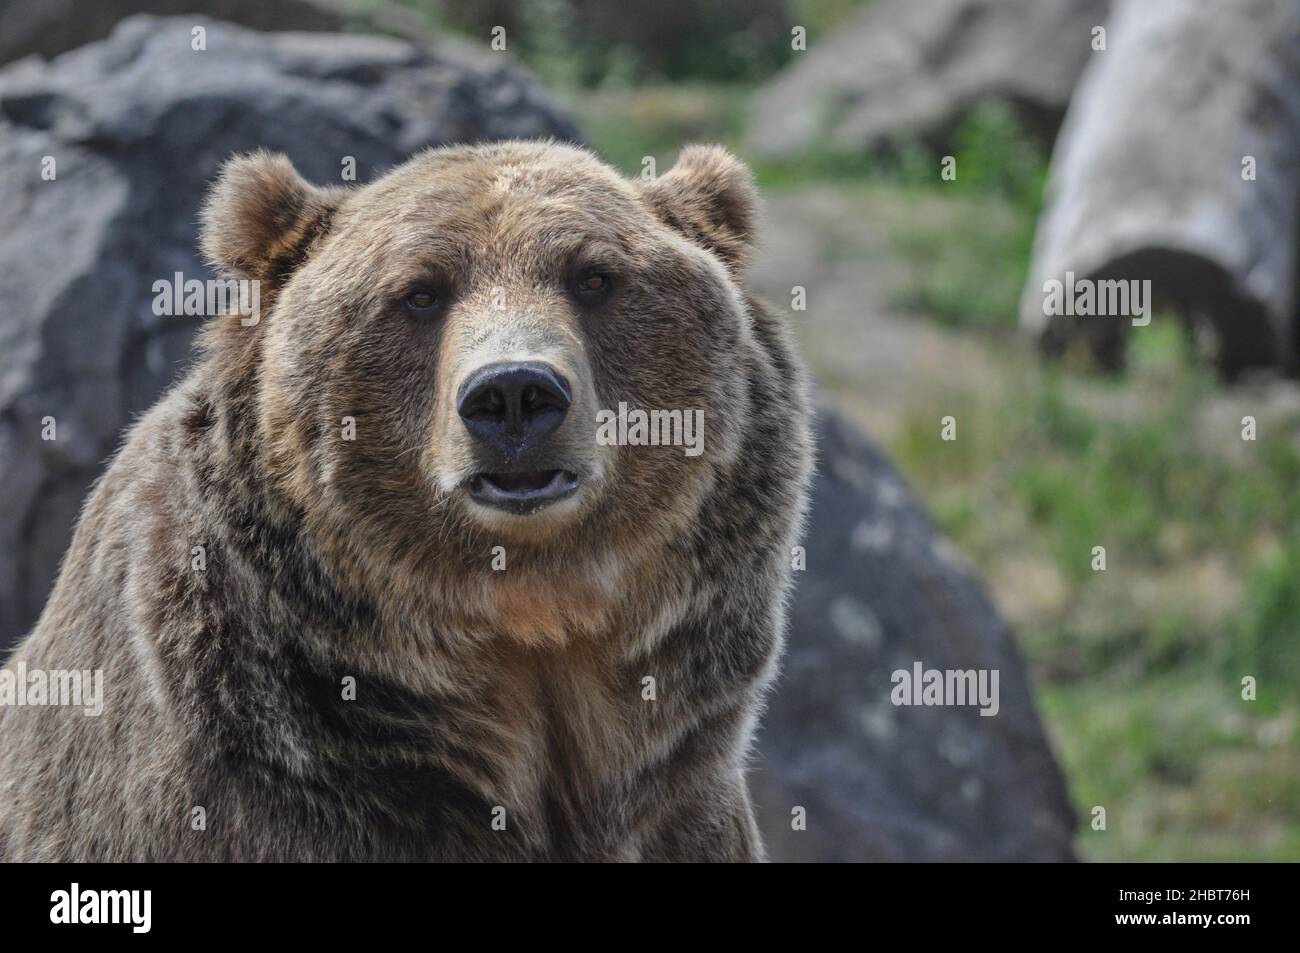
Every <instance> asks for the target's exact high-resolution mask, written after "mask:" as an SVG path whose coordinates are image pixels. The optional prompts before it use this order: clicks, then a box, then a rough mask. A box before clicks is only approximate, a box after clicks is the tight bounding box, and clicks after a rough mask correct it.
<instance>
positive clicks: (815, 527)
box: [753, 409, 1074, 861]
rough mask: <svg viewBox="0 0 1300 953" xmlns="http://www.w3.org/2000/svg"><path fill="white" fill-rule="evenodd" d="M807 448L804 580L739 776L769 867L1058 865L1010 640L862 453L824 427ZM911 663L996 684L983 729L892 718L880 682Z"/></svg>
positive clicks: (896, 713) (1058, 782)
mask: <svg viewBox="0 0 1300 953" xmlns="http://www.w3.org/2000/svg"><path fill="white" fill-rule="evenodd" d="M817 438H818V470H817V480H816V483H815V485H814V489H813V501H812V512H811V519H810V521H809V525H808V530H807V533H806V534H805V542H806V546H807V560H808V562H807V569H806V570H805V571H803V572H801V573H798V574H797V578H798V585H797V588H796V591H795V597H794V604H793V609H792V613H791V618H790V634H789V645H788V648H787V654H786V659H785V664H784V666H783V673H782V676H781V678H780V680H779V681H778V682H777V685H776V689H775V691H774V692H773V694H772V698H771V701H770V703H769V707H768V711H767V714H766V716H765V717H764V719H763V724H762V729H761V731H760V734H759V751H758V755H757V757H756V758H755V772H754V775H753V794H754V802H755V807H756V810H757V812H758V817H759V825H760V826H761V827H762V829H763V833H764V837H765V839H766V841H767V846H768V851H769V853H770V855H771V857H772V859H773V860H778V861H807V860H819V861H902V860H907V861H957V860H981V861H1053V860H1070V859H1073V854H1072V850H1071V847H1070V839H1071V834H1072V832H1073V828H1074V820H1073V811H1072V810H1071V807H1070V802H1069V798H1068V796H1067V794H1066V790H1065V784H1064V782H1063V780H1062V777H1061V774H1060V772H1059V770H1058V769H1057V766H1056V763H1055V760H1054V758H1053V756H1052V752H1051V749H1050V746H1049V745H1048V742H1047V739H1046V737H1045V736H1044V733H1043V729H1042V726H1041V724H1040V723H1039V721H1038V717H1037V715H1036V714H1035V711H1034V705H1033V696H1032V692H1031V690H1030V686H1029V682H1028V679H1027V677H1026V674H1025V670H1024V665H1023V663H1022V661H1021V659H1020V656H1019V653H1018V651H1017V649H1016V645H1015V642H1014V640H1013V637H1012V634H1011V632H1010V631H1009V629H1008V628H1007V626H1006V624H1005V623H1004V622H1003V621H1002V619H1001V618H1000V616H999V615H998V613H997V611H996V610H995V609H994V607H993V605H992V604H991V602H990V601H989V598H988V596H987V594H986V593H985V591H984V589H983V587H982V586H981V585H980V583H979V582H978V580H977V579H976V577H975V575H974V573H973V572H972V571H971V569H970V567H969V566H967V565H966V564H965V563H964V561H963V559H962V557H961V556H960V555H959V554H958V552H957V550H956V549H955V548H954V547H953V545H952V544H951V543H950V542H949V541H948V540H947V539H945V538H944V537H943V536H941V535H940V534H939V533H938V532H936V530H935V529H934V526H933V525H932V524H931V522H930V520H929V518H928V517H927V516H926V514H925V512H924V510H923V509H922V508H921V506H920V504H919V503H918V502H917V501H916V499H915V498H914V497H913V496H912V495H911V493H910V492H909V491H908V490H907V489H906V488H905V486H904V484H903V482H902V479H901V478H900V477H899V475H898V473H897V472H896V471H895V470H894V468H893V467H892V466H891V465H890V464H889V462H888V461H887V460H886V459H885V457H884V456H883V455H882V454H881V453H880V451H879V450H877V449H875V448H874V447H873V446H871V445H870V444H869V443H868V442H867V441H866V440H865V439H864V438H863V437H862V436H860V435H859V434H858V433H857V432H856V431H855V430H854V429H853V428H852V427H851V426H850V425H849V424H848V423H847V422H845V420H844V419H843V418H841V417H839V416H838V415H836V414H834V413H832V412H830V411H828V410H826V409H823V410H822V411H821V413H820V419H819V422H818V427H817ZM917 662H920V663H921V665H922V667H923V669H940V670H943V669H957V670H964V671H969V670H981V669H982V670H986V671H989V672H992V671H996V672H997V673H998V693H997V699H998V705H997V713H996V714H995V715H988V716H985V715H981V714H980V713H979V710H978V708H976V707H962V708H957V707H950V706H949V707H913V706H899V705H895V704H894V703H893V701H892V700H891V697H890V696H891V692H892V691H893V689H894V684H893V683H892V681H891V674H892V673H893V672H895V671H897V670H904V671H907V672H912V671H913V670H914V666H915V664H916V663H917ZM988 684H991V683H988ZM990 710H991V709H990ZM796 807H802V808H803V809H804V812H805V819H806V829H805V830H795V829H794V826H793V823H792V822H793V820H794V817H793V815H792V811H793V810H794V809H795V808H796Z"/></svg>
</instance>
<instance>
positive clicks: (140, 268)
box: [0, 17, 577, 648]
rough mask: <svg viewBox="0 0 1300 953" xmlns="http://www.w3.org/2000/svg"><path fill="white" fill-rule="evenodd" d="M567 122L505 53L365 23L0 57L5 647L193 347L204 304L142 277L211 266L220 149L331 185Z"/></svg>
mask: <svg viewBox="0 0 1300 953" xmlns="http://www.w3.org/2000/svg"><path fill="white" fill-rule="evenodd" d="M196 25H201V26H203V27H204V28H205V29H206V31H207V37H206V42H207V49H206V51H203V52H196V51H193V50H192V49H191V30H192V29H193V27H195V26H196ZM576 135H577V133H576V131H575V130H574V128H573V127H572V126H571V125H570V123H569V122H568V120H567V119H565V118H564V117H563V116H562V115H561V114H560V113H559V112H558V111H557V110H556V109H555V108H554V107H552V106H551V105H550V104H549V103H548V102H547V101H546V100H545V99H544V98H543V97H542V96H541V95H540V94H539V93H538V91H537V89H536V87H535V86H534V85H533V84H532V83H530V82H529V81H527V80H526V79H525V78H524V77H523V76H521V75H520V74H519V73H517V72H515V71H514V70H512V69H510V68H509V67H507V66H505V65H504V61H503V60H502V59H501V58H500V57H498V56H494V55H492V54H489V53H486V52H485V53H483V54H482V55H481V56H478V57H475V56H472V55H469V54H467V53H465V52H464V51H463V50H462V49H461V48H457V50H456V52H454V53H448V52H446V51H442V50H438V51H435V52H432V53H431V52H427V51H426V50H424V49H422V48H417V47H416V46H414V45H411V44H409V43H405V42H402V41H398V40H392V39H383V38H377V37H367V36H353V35H328V34H308V33H279V34H261V33H254V32H250V31H247V30H243V29H239V28H237V27H233V26H230V25H228V24H223V23H219V22H216V21H211V20H204V19H202V18H194V17H183V18H175V19H157V18H153V17H136V18H132V19H129V20H125V21H123V22H122V24H121V25H120V26H119V27H118V29H117V30H116V31H115V32H114V33H113V35H112V37H111V38H109V39H108V40H105V41H103V42H100V43H95V44H92V45H90V46H87V47H84V48H82V49H79V50H75V51H72V52H70V53H67V54H64V55H63V56H61V57H59V58H57V59H55V60H54V61H53V62H51V63H49V64H45V63H42V62H40V61H38V60H35V59H28V60H23V61H20V62H18V63H15V64H13V65H12V66H10V67H8V68H7V69H5V70H3V71H0V165H2V166H3V167H4V168H5V169H6V170H8V171H7V173H6V175H5V176H3V177H2V178H0V260H2V261H4V263H5V267H4V268H3V269H0V486H3V487H4V489H5V492H4V494H3V495H2V496H0V648H3V647H5V646H7V645H8V643H9V642H10V641H11V640H12V639H13V638H14V637H15V636H17V635H19V634H21V633H22V632H23V631H25V630H26V629H27V628H28V627H30V625H31V624H32V622H33V621H34V620H35V618H36V615H37V614H38V613H39V611H40V609H41V607H42V605H43V604H44V601H45V596H46V593H47V592H48V591H49V586H50V584H51V583H52V581H53V578H54V575H55V571H56V569H57V566H58V560H59V558H60V557H61V556H62V553H63V550H64V548H65V547H66V546H67V543H68V540H69V537H70V532H71V527H72V523H73V519H74V517H75V515H76V513H77V510H78V508H79V506H80V505H81V501H82V499H83V498H84V497H85V495H86V491H87V488H88V487H89V485H90V482H91V481H92V480H93V479H94V477H95V476H96V475H97V474H98V473H99V470H100V466H101V463H102V462H103V460H104V459H105V457H107V456H108V455H109V454H110V453H111V452H112V451H113V449H114V447H115V446H116V444H117V442H118V440H119V438H120V436H121V432H122V428H123V425H124V424H125V423H126V422H127V421H129V420H130V418H131V417H132V415H134V414H136V413H138V412H140V411H142V410H144V409H145V408H147V407H148V406H149V405H150V404H151V403H152V402H153V401H154V400H155V399H156V398H157V396H158V394H159V393H160V392H161V390H162V389H163V388H164V387H165V386H166V385H167V384H168V383H169V382H170V381H172V380H173V379H175V377H176V376H177V375H178V374H179V373H180V371H181V369H182V368H183V366H184V364H185V362H186V361H187V359H188V357H189V351H190V339H191V337H192V335H193V333H194V330H195V326H196V322H197V320H198V319H190V318H173V317H158V316H156V315H154V313H153V309H152V301H153V297H154V293H153V290H152V286H153V283H154V282H155V281H157V280H159V279H170V278H171V277H172V275H173V274H174V273H175V272H181V273H183V274H184V275H185V277H186V278H191V277H195V278H207V277H209V273H208V272H207V271H206V270H205V269H204V268H203V266H202V264H201V263H200V262H199V260H198V257H197V254H196V249H195V245H196V231H195V221H196V218H197V212H198V208H199V203H200V201H201V199H202V196H203V193H204V189H205V186H206V184H207V182H208V181H209V180H210V179H211V178H212V176H213V174H214V173H215V172H216V170H217V167H218V165H219V164H220V163H221V162H222V161H223V160H224V159H226V158H227V157H228V156H230V155H231V154H232V153H234V152H238V151H241V150H248V149H253V148H257V147H265V148H268V149H272V150H281V151H283V152H286V153H288V155H289V156H290V157H291V158H292V159H293V161H294V162H295V163H296V164H297V166H298V168H299V169H300V170H301V171H302V172H303V174H304V175H306V176H307V177H308V178H310V179H313V180H315V181H318V182H322V183H328V182H339V181H340V176H341V174H342V171H343V159H344V157H345V156H352V157H353V158H355V160H356V178H357V180H358V181H361V182H364V181H367V180H369V179H371V178H373V177H374V176H376V175H377V174H378V173H379V172H381V171H382V170H383V169H384V168H386V167H388V166H392V165H395V164H396V163H398V162H400V161H401V160H402V159H404V158H405V157H407V156H408V155H410V154H411V153H412V152H415V151H416V150H418V149H420V148H422V147H424V146H428V145H436V144H441V143H447V142H455V141H467V140H475V139H501V138H510V137H516V136H517V137H535V136H557V137H560V138H566V139H573V138H576ZM46 156H49V157H52V158H53V160H54V163H55V165H54V169H55V173H56V178H55V179H54V180H53V181H46V180H44V179H42V168H43V165H42V163H43V160H44V157H46ZM46 417H52V418H54V422H55V427H56V431H55V436H56V439H54V440H50V441H47V440H43V439H42V433H41V431H42V420H43V418H46Z"/></svg>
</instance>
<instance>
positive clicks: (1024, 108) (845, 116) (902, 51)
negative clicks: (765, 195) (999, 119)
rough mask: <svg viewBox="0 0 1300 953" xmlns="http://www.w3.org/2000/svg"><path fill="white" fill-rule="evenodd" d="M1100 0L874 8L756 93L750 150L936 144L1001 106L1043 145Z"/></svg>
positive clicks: (781, 155)
mask: <svg viewBox="0 0 1300 953" xmlns="http://www.w3.org/2000/svg"><path fill="white" fill-rule="evenodd" d="M1109 5H1110V0H877V2H875V3H872V4H869V5H868V6H867V7H866V8H865V9H863V10H862V11H861V12H860V13H859V14H857V15H856V16H855V17H854V18H853V19H851V20H850V21H849V22H847V23H845V24H844V25H842V26H840V27H837V28H836V29H835V30H834V32H833V33H831V34H830V35H828V36H826V37H816V36H812V37H809V49H808V50H807V51H806V52H802V53H796V54H795V58H794V62H793V63H792V64H791V65H790V66H787V67H786V68H785V69H784V70H783V71H782V72H781V73H779V74H778V75H777V76H776V77H775V78H774V79H772V80H771V81H770V82H768V83H767V84H766V85H765V86H763V87H762V88H761V89H760V90H759V92H758V94H757V95H756V96H755V97H754V100H753V104H752V107H751V110H750V122H749V146H750V148H751V149H752V150H753V151H754V152H755V153H756V154H758V155H761V156H763V157H765V158H769V159H792V158H796V157H798V156H801V155H805V154H807V153H809V152H812V151H815V150H821V149H827V148H829V149H831V150H834V151H838V152H867V151H880V150H887V149H890V148H893V147H896V146H898V145H900V144H903V143H907V142H910V141H913V140H925V141H928V142H932V143H936V144H940V145H942V146H946V140H947V139H948V137H949V135H950V134H951V132H952V131H953V130H954V129H955V128H956V127H957V126H958V125H960V123H961V120H962V119H963V118H964V117H965V116H966V115H967V114H968V112H969V111H970V109H971V107H972V106H973V105H975V104H976V103H978V102H980V101H982V100H990V99H992V100H1001V101H1003V102H1006V103H1008V104H1010V105H1011V106H1013V107H1015V108H1016V109H1017V111H1018V112H1019V114H1020V115H1021V117H1022V119H1024V120H1025V121H1026V122H1027V123H1028V124H1029V126H1030V127H1031V128H1033V129H1035V130H1038V131H1040V132H1041V134H1042V135H1043V136H1044V137H1045V138H1049V139H1050V137H1051V135H1052V134H1053V133H1054V132H1055V130H1056V129H1057V127H1058V126H1059V125H1060V122H1061V118H1062V117H1063V116H1064V115H1065V109H1066V106H1067V105H1068V104H1069V101H1070V94H1071V93H1072V92H1073V90H1074V84H1075V82H1076V81H1077V80H1078V78H1079V74H1080V73H1081V72H1082V71H1083V68H1084V65H1085V64H1086V63H1087V60H1088V56H1089V54H1090V52H1091V49H1092V47H1091V43H1092V29H1093V27H1095V26H1100V25H1102V24H1103V23H1104V22H1105V19H1106V13H1107V10H1108V7H1109Z"/></svg>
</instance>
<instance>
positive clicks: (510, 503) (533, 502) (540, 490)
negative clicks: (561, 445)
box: [469, 470, 580, 515]
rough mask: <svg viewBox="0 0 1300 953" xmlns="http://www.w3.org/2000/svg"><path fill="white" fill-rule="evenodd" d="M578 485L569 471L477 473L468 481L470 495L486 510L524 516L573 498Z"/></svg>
mask: <svg viewBox="0 0 1300 953" xmlns="http://www.w3.org/2000/svg"><path fill="white" fill-rule="evenodd" d="M579 483H580V481H579V480H578V477H577V474H574V473H570V472H569V471H568V470H525V471H521V472H518V473H478V474H475V475H474V477H473V478H472V479H471V480H470V481H469V495H470V496H471V497H473V498H474V500H475V501H477V502H479V503H482V504H483V505H485V506H492V507H496V508H497V509H500V510H505V511H506V512H509V513H516V514H520V515H523V514H528V513H535V512H537V511H538V510H540V509H542V508H544V507H547V506H550V505H551V504H552V503H558V502H559V501H560V500H563V499H565V498H566V497H569V496H572V495H573V494H574V493H575V492H576V491H577V489H578V485H579Z"/></svg>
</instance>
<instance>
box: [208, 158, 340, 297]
mask: <svg viewBox="0 0 1300 953" xmlns="http://www.w3.org/2000/svg"><path fill="white" fill-rule="evenodd" d="M347 194H348V190H347V189H343V188H326V189H322V188H317V187H316V186H314V185H312V184H310V183H309V182H307V181H306V180H305V179H304V178H303V177H302V176H300V175H299V174H298V171H297V170H296V169H295V168H294V167H293V163H292V162H290V161H289V158H288V157H287V156H285V155H282V154H280V153H270V152H253V153H249V154H247V155H240V156H235V157H233V158H231V159H228V160H227V161H226V163H225V164H224V165H223V166H222V167H221V173H220V175H218V177H217V181H216V182H215V183H213V185H212V188H211V189H210V190H209V191H208V196H207V199H206V200H205V201H204V203H203V210H202V212H201V215H200V227H199V245H200V247H201V249H202V251H203V256H204V257H205V258H206V259H207V260H208V261H209V262H210V263H211V264H212V266H213V267H214V268H215V269H216V270H217V271H219V272H221V273H223V274H225V275H227V276H229V277H235V278H253V279H259V280H261V281H265V282H268V283H269V284H270V285H271V286H272V287H275V286H277V285H279V284H281V283H282V282H283V281H284V280H285V279H287V278H288V277H289V276H290V275H291V274H293V272H294V271H295V270H296V269H297V268H298V267H299V266H301V265H302V263H303V262H304V261H306V259H307V254H308V252H309V251H310V249H311V246H312V244H313V243H314V242H316V241H317V240H318V239H319V238H320V237H321V236H322V235H324V234H325V233H326V232H327V231H329V226H330V220H331V219H332V218H333V215H334V211H335V209H337V208H338V205H339V203H340V202H341V201H342V199H343V197H344V196H346V195H347Z"/></svg>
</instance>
